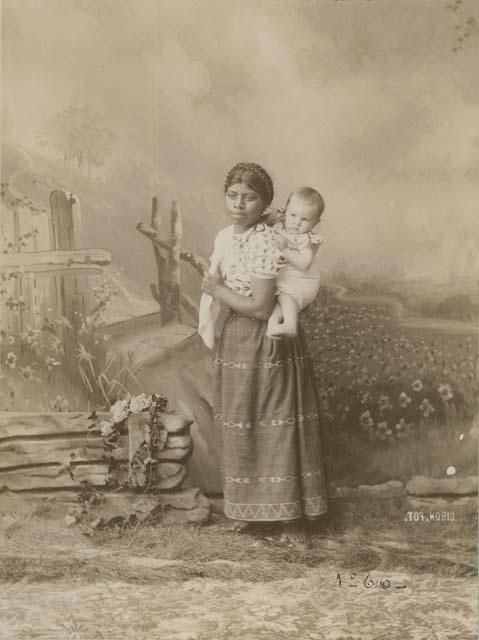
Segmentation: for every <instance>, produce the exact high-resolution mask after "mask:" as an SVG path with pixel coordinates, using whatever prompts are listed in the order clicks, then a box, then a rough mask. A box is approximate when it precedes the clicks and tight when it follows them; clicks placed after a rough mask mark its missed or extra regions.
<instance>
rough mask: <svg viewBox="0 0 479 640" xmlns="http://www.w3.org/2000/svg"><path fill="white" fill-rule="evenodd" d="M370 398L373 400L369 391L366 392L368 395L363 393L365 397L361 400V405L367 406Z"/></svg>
mask: <svg viewBox="0 0 479 640" xmlns="http://www.w3.org/2000/svg"><path fill="white" fill-rule="evenodd" d="M370 398H371V394H370V393H369V392H368V391H366V393H363V397H362V398H361V404H366V403H367V401H368V400H369V399H370Z"/></svg>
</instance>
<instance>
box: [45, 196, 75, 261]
mask: <svg viewBox="0 0 479 640" xmlns="http://www.w3.org/2000/svg"><path fill="white" fill-rule="evenodd" d="M72 206H73V200H72V199H71V198H67V195H66V193H65V192H64V191H62V190H61V189H55V190H54V191H52V192H51V193H50V209H51V221H52V243H51V247H52V249H67V250H70V249H75V248H76V246H77V245H76V239H75V226H74V223H73V214H72Z"/></svg>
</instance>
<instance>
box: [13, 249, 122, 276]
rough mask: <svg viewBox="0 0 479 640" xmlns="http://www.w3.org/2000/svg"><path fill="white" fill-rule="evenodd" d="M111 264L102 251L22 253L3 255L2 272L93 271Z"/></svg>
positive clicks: (107, 255)
mask: <svg viewBox="0 0 479 640" xmlns="http://www.w3.org/2000/svg"><path fill="white" fill-rule="evenodd" d="M110 263H111V253H110V252H109V251H105V250H104V249H76V250H74V251H63V250H62V251H23V252H21V253H4V254H2V259H1V265H0V266H1V269H2V271H11V272H12V273H15V272H18V271H23V272H27V271H35V272H37V271H55V270H58V269H59V268H61V269H69V268H70V267H77V268H79V267H80V266H82V267H83V268H85V267H89V268H90V269H94V268H95V266H96V267H98V266H105V265H108V264H110Z"/></svg>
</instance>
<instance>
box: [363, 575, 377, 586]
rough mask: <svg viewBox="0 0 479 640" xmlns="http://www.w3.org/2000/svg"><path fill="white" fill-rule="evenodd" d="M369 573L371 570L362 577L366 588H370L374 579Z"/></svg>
mask: <svg viewBox="0 0 479 640" xmlns="http://www.w3.org/2000/svg"><path fill="white" fill-rule="evenodd" d="M370 575H371V572H369V573H368V575H367V576H366V577H365V578H364V582H363V584H364V586H365V587H366V589H372V588H373V587H374V584H375V583H374V580H373V579H372V578H370V577H369V576H370Z"/></svg>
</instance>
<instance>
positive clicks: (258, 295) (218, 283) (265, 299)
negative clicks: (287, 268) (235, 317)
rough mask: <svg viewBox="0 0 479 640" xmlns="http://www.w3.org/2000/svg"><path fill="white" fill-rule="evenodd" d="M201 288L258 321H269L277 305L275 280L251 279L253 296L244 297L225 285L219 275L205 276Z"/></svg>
mask: <svg viewBox="0 0 479 640" xmlns="http://www.w3.org/2000/svg"><path fill="white" fill-rule="evenodd" d="M201 288H202V290H203V291H205V292H206V293H209V294H210V295H211V296H213V297H214V298H216V299H217V300H219V301H220V302H223V303H224V304H227V305H228V306H229V307H231V309H234V310H235V311H238V312H239V313H243V314H244V315H245V316H251V317H252V318H257V319H258V320H267V319H268V318H269V316H270V315H271V312H272V311H273V308H274V304H275V297H274V293H275V291H276V283H275V280H274V278H255V277H254V276H252V277H251V290H252V295H251V296H242V295H240V294H239V293H235V292H234V291H233V290H232V289H230V288H229V287H227V286H226V285H224V284H223V282H222V279H221V276H219V275H218V274H213V275H212V274H205V276H204V277H203V283H202V285H201Z"/></svg>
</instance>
